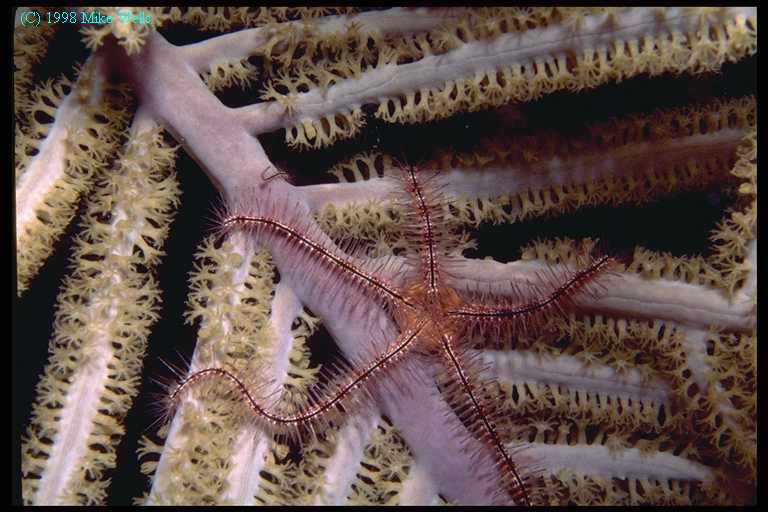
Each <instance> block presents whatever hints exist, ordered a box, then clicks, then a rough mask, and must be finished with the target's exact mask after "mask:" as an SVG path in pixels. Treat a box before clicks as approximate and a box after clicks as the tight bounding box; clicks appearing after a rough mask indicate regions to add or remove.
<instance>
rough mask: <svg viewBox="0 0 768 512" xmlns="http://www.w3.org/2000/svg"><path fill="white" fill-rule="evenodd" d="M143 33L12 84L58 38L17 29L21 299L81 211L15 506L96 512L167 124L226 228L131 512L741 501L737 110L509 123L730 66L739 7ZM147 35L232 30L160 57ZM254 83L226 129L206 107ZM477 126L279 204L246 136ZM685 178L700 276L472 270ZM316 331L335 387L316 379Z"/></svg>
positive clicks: (303, 189)
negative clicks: (488, 129) (538, 234)
mask: <svg viewBox="0 0 768 512" xmlns="http://www.w3.org/2000/svg"><path fill="white" fill-rule="evenodd" d="M102 10H103V11H104V12H106V13H112V14H116V12H117V9H112V8H109V9H102ZM147 11H148V12H149V13H150V14H151V15H152V19H153V20H154V22H153V24H152V25H148V26H146V25H145V26H142V27H133V28H132V27H130V26H129V25H126V24H124V23H115V24H112V25H105V26H101V27H89V28H87V29H83V30H82V31H81V34H82V35H83V37H84V42H85V44H86V46H87V47H88V48H89V49H91V50H92V55H91V57H90V58H89V59H88V60H87V61H86V63H85V64H84V65H83V67H82V68H81V69H80V70H79V71H78V78H77V79H76V80H74V81H67V80H66V79H64V80H62V81H60V82H53V83H44V84H41V85H40V87H39V88H37V89H32V90H31V92H30V88H29V84H31V83H33V78H32V76H33V70H35V66H36V63H37V62H38V61H39V57H38V56H37V53H39V52H41V51H44V50H45V47H46V45H47V41H48V38H50V37H53V34H54V33H55V32H56V30H47V29H46V30H45V31H41V32H38V33H34V32H30V30H29V28H28V27H24V26H17V27H16V29H15V30H16V34H15V36H16V45H15V49H14V59H15V60H14V64H15V67H16V72H15V73H14V81H15V101H16V108H15V113H16V121H17V126H16V180H17V187H16V219H17V226H16V232H17V235H16V243H17V254H18V255H19V256H18V262H19V266H18V274H17V275H18V278H17V279H18V284H17V288H18V291H19V294H22V293H24V292H25V290H26V289H27V288H28V287H29V286H34V276H35V274H36V273H37V272H38V270H39V269H40V267H41V266H42V265H43V264H44V261H45V259H46V258H47V257H48V255H49V254H50V253H51V251H52V245H53V244H52V242H51V241H52V240H55V239H56V238H57V237H59V236H60V235H61V233H62V232H63V230H64V228H65V227H66V226H67V224H68V223H69V222H70V219H71V218H72V216H73V215H74V212H75V211H76V209H77V204H78V201H80V200H81V198H83V200H85V201H86V204H87V206H86V207H85V212H86V213H85V215H84V217H83V220H82V221H81V225H82V229H83V231H82V233H81V235H79V236H78V237H77V242H76V247H75V249H74V250H73V251H74V252H73V256H72V265H73V268H72V275H71V276H70V277H68V278H67V279H63V280H62V286H61V291H60V296H59V307H58V311H57V313H56V318H55V322H54V323H55V332H54V335H53V337H52V340H51V344H50V353H51V356H50V360H49V364H48V366H47V367H46V370H45V373H44V375H43V376H42V378H41V381H40V384H39V386H38V397H37V401H36V403H35V405H34V407H33V412H32V418H31V421H30V422H29V425H28V428H27V433H26V435H25V437H24V441H23V447H22V473H23V480H22V482H23V494H24V501H25V502H26V503H30V504H66V503H103V502H105V501H106V499H107V496H108V489H109V475H110V472H111V471H112V470H113V468H114V467H115V465H116V464H117V461H116V457H115V447H116V445H117V443H119V442H120V439H121V437H122V435H123V430H124V429H123V426H122V421H123V418H124V417H125V414H126V413H127V411H128V410H129V408H130V407H131V403H132V400H133V397H134V396H135V395H136V393H137V392H138V386H139V384H140V381H141V367H142V360H143V357H144V351H145V347H146V343H147V339H148V333H149V328H150V327H151V325H152V323H153V322H155V321H156V319H157V317H158V305H159V289H158V287H157V284H156V278H155V276H154V273H155V272H156V270H155V269H156V267H157V265H158V263H159V261H160V258H161V256H163V252H162V247H163V243H164V240H165V238H166V237H167V234H168V231H169V229H170V223H171V219H172V217H173V212H174V210H175V208H176V207H177V206H178V203H179V197H178V185H177V184H176V180H175V176H174V174H173V171H172V170H171V167H172V166H173V160H174V156H173V155H174V152H175V149H174V148H173V147H172V146H171V145H170V144H169V143H168V140H169V137H168V136H163V135H162V130H165V131H166V132H167V134H168V135H170V136H171V137H173V138H174V139H175V140H176V142H177V143H178V144H179V145H180V146H181V147H182V148H183V149H184V151H186V153H187V154H189V155H190V156H191V157H192V158H193V159H194V160H195V161H196V162H197V163H198V164H199V166H200V167H201V168H202V170H203V171H205V173H206V174H207V176H208V177H209V179H210V181H211V183H212V184H213V185H214V186H215V187H216V188H217V189H218V191H219V192H220V194H221V196H222V198H223V201H224V204H225V205H226V206H225V208H224V210H223V212H221V214H220V215H219V230H218V232H216V233H214V234H213V235H212V236H210V237H209V238H207V239H206V240H205V241H204V242H203V243H202V245H201V247H200V250H199V252H198V254H197V256H196V258H197V260H196V263H195V268H194V270H193V272H192V274H191V277H190V293H189V298H188V305H189V310H188V313H187V318H186V319H187V321H190V322H194V323H196V325H197V327H198V343H197V347H196V349H195V354H194V356H193V359H192V361H191V364H190V367H189V369H188V370H187V371H186V374H185V375H180V376H179V379H178V381H177V382H176V383H175V384H174V385H172V386H171V387H170V388H169V390H168V395H169V396H168V397H167V399H168V400H169V401H170V402H171V403H172V405H173V408H174V414H173V418H172V420H171V421H170V422H169V424H167V425H166V426H164V427H163V428H162V429H161V431H160V432H159V437H160V438H162V437H164V438H165V441H164V442H161V441H160V440H159V439H158V436H156V435H155V434H152V435H151V436H148V437H146V438H145V439H144V441H143V447H142V448H141V449H140V455H141V456H142V458H143V459H144V461H145V469H146V471H147V472H148V473H152V475H153V476H152V485H151V490H150V491H149V492H148V493H147V494H146V495H145V496H144V497H142V499H141V501H142V502H146V503H154V504H172V503H176V504H216V503H237V504H250V503H347V502H351V503H355V502H358V503H359V502H362V503H390V504H393V503H401V504H429V503H438V502H440V501H448V502H453V503H459V504H509V503H516V504H528V503H532V504H597V503H600V504H623V503H633V504H634V503H654V504H669V503H691V502H692V503H705V504H711V503H727V504H734V503H741V502H749V501H750V500H752V499H753V498H752V493H754V482H755V466H756V362H755V356H754V354H755V343H756V333H755V303H756V288H755V286H756V285H755V283H756V271H757V269H756V262H757V254H756V229H755V225H756V215H757V206H756V193H757V192H756V120H755V100H754V98H752V97H749V96H747V97H741V98H716V99H714V100H712V101H708V102H706V103H689V104H685V105H682V106H677V107H671V108H663V109H660V110H654V111H652V112H643V113H641V114H633V115H631V116H624V117H622V118H619V119H615V120H611V121H608V122H605V121H598V122H594V123H589V124H587V125H586V126H580V127H579V131H578V133H576V134H572V133H571V134H569V133H563V134H551V133H544V132H542V131H540V130H537V129H532V130H531V131H530V132H526V133H521V132H520V127H521V126H522V127H524V126H525V125H524V124H523V123H524V122H525V121H529V120H526V118H525V115H526V110H525V108H521V109H519V110H515V111H512V110H510V107H509V104H518V105H520V106H522V107H525V106H526V105H530V104H534V102H535V100H538V99H539V98H542V97H544V98H546V97H547V96H548V95H551V94H553V93H557V94H564V95H565V92H566V91H572V92H573V93H574V94H575V92H577V91H582V90H592V89H595V88H600V87H602V86H603V85H605V84H609V85H611V84H613V85H615V84H617V83H619V82H624V81H625V80H628V79H631V78H633V77H638V76H643V75H651V76H655V75H664V74H674V75H679V76H680V78H679V79H680V80H682V79H683V78H682V77H685V76H694V75H699V74H702V73H708V72H711V71H717V70H721V69H725V68H722V66H723V65H725V64H726V63H729V62H738V61H743V60H745V59H748V58H749V57H750V56H751V55H753V54H755V53H756V38H757V34H756V31H757V24H756V10H755V9H754V8H735V7H731V8H670V9H662V8H658V9H657V8H632V9H559V8H533V9H532V8H480V9H468V8H450V9H443V8H439V9H426V8H417V9H401V8H395V9H381V10H370V11H365V12H360V13H355V12H349V13H343V12H341V13H337V12H336V11H332V10H328V9H322V8H318V9H304V8H277V9H248V8H175V7H174V8H151V9H147ZM174 24H183V25H190V26H192V27H196V28H197V29H198V30H200V31H207V30H214V31H223V32H227V33H225V34H223V35H219V36H216V37H211V38H209V39H205V40H203V41H201V42H197V43H194V44H189V45H185V46H174V45H172V44H170V43H169V42H168V41H167V40H166V38H165V36H164V34H163V31H164V29H165V28H166V27H168V26H172V25H174ZM60 30H65V28H61V29H60ZM254 84H258V85H259V89H260V90H261V99H262V101H257V102H255V103H251V104H248V105H245V106H242V107H235V108H230V107H227V106H225V105H224V104H223V103H222V102H221V101H220V100H219V98H217V96H216V95H215V94H214V93H213V92H217V91H222V90H224V91H226V89H227V88H232V87H233V86H238V87H243V88H245V87H250V86H252V85H254ZM622 86H623V85H622ZM212 91H213V92H212ZM134 100H135V108H134V107H133V103H134ZM477 111H488V112H489V113H490V114H493V115H497V116H498V117H496V119H498V120H499V121H498V133H494V134H493V135H492V136H491V137H489V138H484V139H483V140H482V141H480V142H479V143H478V144H475V145H473V146H472V147H470V148H469V150H465V151H456V150H451V148H449V147H445V148H440V149H441V151H437V150H433V151H432V152H431V153H429V152H428V153H427V154H428V157H426V158H425V159H424V160H423V161H418V162H417V161H408V162H407V161H405V160H401V161H394V160H393V159H392V156H390V155H387V154H385V153H376V152H364V153H360V154H358V155H356V156H353V157H352V158H348V159H346V160H344V161H341V162H338V164H337V165H336V166H335V167H334V168H333V169H331V173H332V174H333V175H335V176H336V177H337V178H338V181H339V183H322V184H313V185H294V184H292V183H291V182H292V181H293V177H295V176H293V175H294V174H297V173H296V172H295V171H294V169H291V170H290V172H288V170H286V169H282V168H280V166H279V165H277V164H276V162H275V161H273V160H272V159H271V155H270V151H269V150H268V147H267V145H266V144H264V143H263V140H262V139H263V138H264V137H265V136H267V135H268V134H269V133H271V132H275V131H278V130H284V131H285V145H286V147H287V148H288V151H299V150H302V149H311V150H314V151H317V152H316V153H309V154H308V155H309V156H308V157H307V160H310V159H312V158H313V156H312V155H313V154H321V152H320V150H322V149H323V148H326V147H330V146H334V147H337V146H341V145H343V143H342V142H341V141H343V140H345V139H350V138H355V137H359V136H361V135H365V134H366V133H367V130H368V128H367V127H366V123H369V122H370V118H371V116H374V117H376V118H378V119H379V120H381V121H382V122H386V123H403V124H408V123H410V124H419V125H420V128H423V129H424V131H425V132H424V133H425V134H427V133H433V131H435V130H437V129H438V128H439V123H438V121H440V120H444V119H447V120H449V121H450V120H451V119H454V118H456V117H457V116H459V115H461V114H463V113H467V112H477ZM505 116H506V119H507V121H504V119H505ZM510 118H513V120H512V121H511V122H509V119H510ZM515 119H516V120H515ZM45 120H51V122H49V123H47V124H45ZM521 120H522V121H521ZM404 129H405V128H403V130H404ZM507 132H509V133H511V134H513V136H514V137H513V138H510V137H507V136H506V134H507ZM259 137H261V138H259ZM426 139H428V136H426V137H425V140H426ZM355 140H357V139H355ZM118 148H120V149H118ZM368 149H370V148H368ZM298 174H300V172H299V173H298ZM702 188H704V189H707V188H710V189H722V190H726V191H728V193H729V194H731V196H730V197H732V198H734V199H732V200H731V204H730V209H728V210H727V211H724V216H723V220H722V222H721V223H720V224H719V225H718V226H717V227H716V228H715V229H714V231H713V232H712V235H711V239H712V244H711V250H710V253H711V254H710V255H709V256H707V257H700V256H675V257H673V256H671V255H669V254H666V253H658V252H653V251H649V250H646V249H643V248H642V247H639V246H637V247H633V253H632V254H631V256H629V255H628V256H626V257H622V258H621V263H619V262H618V261H617V260H615V259H614V258H613V257H612V255H611V253H610V251H609V252H607V253H606V254H604V255H603V254H600V253H598V252H596V250H595V247H594V245H595V244H594V241H593V240H591V239H583V240H552V241H546V240H539V241H532V245H530V246H528V247H526V248H524V249H523V250H522V254H521V258H520V259H519V260H516V261H511V262H509V263H501V262H498V261H493V260H491V259H484V260H481V259H473V258H469V257H467V254H468V253H467V251H468V250H470V249H471V248H472V246H473V240H472V236H473V235H472V232H471V231H469V230H468V228H472V227H476V226H479V225H480V224H482V223H487V222H493V223H514V222H518V221H525V220H528V219H532V218H537V217H541V216H544V215H562V216H566V215H570V214H571V212H573V211H574V210H577V209H580V208H583V207H589V206H593V205H597V204H612V205H619V204H624V203H632V202H650V201H656V200H661V199H665V198H668V197H674V194H675V193H678V192H681V191H685V190H690V189H702ZM609 242H610V241H609ZM277 275H279V279H276V276H277ZM277 281H279V282H277ZM320 323H321V324H322V327H323V329H325V330H326V331H327V333H328V334H329V337H330V339H329V340H328V341H327V342H326V345H324V346H323V347H322V349H321V350H323V351H330V350H331V349H332V348H333V349H337V350H338V351H339V357H338V358H337V361H336V362H335V367H331V368H330V369H329V367H330V366H332V365H330V364H328V362H327V361H326V362H325V363H323V365H322V366H323V368H322V369H321V368H320V367H319V366H318V365H317V364H316V363H315V362H313V360H312V358H311V357H310V348H309V345H311V344H312V343H310V342H309V341H308V340H309V338H310V337H311V336H312V333H313V332H315V331H317V330H318V328H319V326H320ZM330 345H334V347H331V346H330ZM312 350H316V347H313V349H312ZM692 425H695V428H693V429H692V428H691V426H692ZM158 454H159V457H158V456H157V455H158Z"/></svg>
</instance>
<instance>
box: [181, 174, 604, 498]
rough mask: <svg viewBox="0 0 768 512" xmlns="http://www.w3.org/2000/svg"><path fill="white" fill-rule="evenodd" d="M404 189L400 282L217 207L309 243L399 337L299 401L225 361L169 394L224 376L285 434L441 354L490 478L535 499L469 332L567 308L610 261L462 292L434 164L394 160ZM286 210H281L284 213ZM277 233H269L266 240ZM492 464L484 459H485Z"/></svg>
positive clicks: (226, 224) (251, 225)
mask: <svg viewBox="0 0 768 512" xmlns="http://www.w3.org/2000/svg"><path fill="white" fill-rule="evenodd" d="M398 167H399V168H400V169H401V171H402V175H401V181H402V184H403V189H404V190H405V192H406V193H405V194H404V197H403V200H402V201H401V202H402V203H403V206H404V207H405V208H406V211H407V215H406V237H407V238H408V239H410V240H412V241H413V242H414V246H415V247H416V248H417V251H416V254H417V258H416V261H413V262H411V264H410V265H409V266H410V267H411V268H413V269H415V271H416V274H415V276H416V277H415V278H413V279H409V280H407V281H405V283H406V284H405V285H404V286H398V285H396V284H393V283H392V282H390V281H388V280H387V279H385V278H384V277H383V274H384V273H383V272H378V271H377V270H376V269H372V268H368V267H366V266H365V265H361V264H360V263H359V258H357V257H356V256H352V255H349V254H348V253H346V252H344V251H342V250H341V249H340V248H339V247H338V246H336V245H334V244H332V243H330V242H328V241H323V240H320V239H315V238H316V237H313V233H312V232H311V230H308V229H307V228H306V226H305V225H304V224H302V223H301V222H300V221H299V220H297V219H289V220H287V221H286V220H285V217H286V216H288V217H290V215H286V214H285V212H282V213H283V215H281V214H280V213H281V212H278V211H276V210H275V209H274V208H271V209H270V207H264V206H263V203H264V201H262V206H259V205H258V204H256V205H253V204H250V205H248V204H247V202H245V203H243V204H239V205H233V206H230V207H229V208H228V209H227V210H226V211H225V212H224V213H223V214H222V215H221V217H222V218H221V230H222V233H230V232H233V231H238V230H240V231H245V232H247V233H249V234H250V235H251V236H252V237H254V239H255V240H257V241H260V242H265V241H266V242H271V243H272V244H274V243H283V244H286V247H289V248H290V250H294V251H300V252H303V253H304V254H305V255H307V256H309V257H310V258H311V259H312V260H313V261H314V262H315V263H316V264H317V265H319V266H320V267H322V268H323V269H324V271H325V272H327V273H328V274H329V275H332V276H333V278H334V279H338V280H339V281H342V282H345V283H346V284H348V285H351V286H354V287H356V288H357V289H358V290H359V291H361V292H363V293H364V294H366V295H368V296H371V297H373V298H375V299H376V300H378V301H380V302H381V303H382V305H383V306H384V308H385V309H386V311H388V312H389V314H390V315H391V317H392V319H393V320H394V322H395V324H396V325H397V328H398V331H399V336H398V337H397V338H396V339H395V340H393V341H391V342H390V343H388V344H387V348H386V349H385V350H383V351H381V352H380V353H378V354H371V355H370V357H369V359H368V360H367V362H360V363H357V364H350V365H342V366H341V367H340V368H339V369H337V371H336V375H333V376H332V378H331V379H330V380H329V382H326V383H325V384H322V385H319V386H318V387H317V388H316V389H314V390H312V392H310V398H308V399H307V400H305V402H304V403H302V404H296V403H285V402H286V401H285V400H278V401H277V402H276V403H272V404H271V405H267V404H266V402H265V401H264V400H263V399H259V398H257V397H256V393H255V392H254V390H252V389H249V386H248V385H247V384H246V379H244V378H242V377H239V376H237V375H235V373H234V372H232V371H229V370H227V369H225V368H205V369H202V370H198V371H195V372H193V373H192V374H191V375H189V376H187V377H186V378H184V379H182V380H181V381H180V382H179V383H178V384H177V385H176V386H175V387H174V388H173V389H172V390H171V392H170V394H169V398H170V400H171V402H173V403H177V402H178V400H179V398H180V397H181V396H182V395H183V394H184V392H186V391H187V390H189V389H192V388H194V387H195V385H196V384H197V383H199V382H201V381H204V380H209V379H210V378H215V379H216V380H217V381H222V382H226V383H228V384H229V385H230V387H231V389H232V390H234V392H236V393H237V394H238V395H239V396H240V398H241V399H242V402H243V403H245V404H246V405H247V408H248V410H249V411H250V412H251V413H252V415H253V417H254V418H255V419H256V420H257V422H258V423H259V424H260V425H261V426H262V427H264V428H265V429H267V430H268V431H272V432H274V433H288V434H290V435H292V437H293V438H294V439H300V438H301V434H302V433H303V432H306V431H311V432H314V431H315V429H316V428H317V427H318V425H323V424H328V423H329V422H331V421H334V422H335V421H339V420H343V419H344V416H345V415H346V414H349V410H350V409H351V406H352V404H353V403H354V404H355V405H356V404H359V403H361V402H364V401H366V400H371V399H373V394H372V393H371V387H373V385H375V384H376V383H378V382H380V381H385V380H386V379H387V374H388V371H387V369H388V368H391V367H393V366H395V365H400V364H402V361H403V360H404V359H407V358H406V356H410V354H414V357H419V356H421V357H423V356H427V357H431V358H433V359H437V361H438V362H439V365H440V367H441V368H442V371H443V372H444V374H443V375H442V376H443V377H444V379H443V380H444V381H445V382H446V383H447V384H445V385H443V386H442V393H443V394H444V395H445V397H446V401H447V402H448V403H449V404H450V405H451V407H452V410H453V411H454V413H455V415H456V416H457V417H458V419H459V420H460V421H461V423H462V424H463V425H464V426H465V427H466V429H467V431H468V432H469V435H471V436H473V437H474V438H475V439H476V440H478V441H480V442H481V443H482V447H483V449H482V450H481V451H480V452H478V453H476V454H474V455H473V457H474V458H475V460H476V461H477V464H478V465H481V464H484V463H487V461H488V460H491V461H493V462H494V468H493V469H492V471H491V474H494V475H496V478H495V480H496V481H495V482H493V486H492V487H494V488H495V489H499V490H503V491H498V492H499V493H506V499H504V501H509V500H511V501H512V502H514V503H516V504H525V505H530V504H531V503H532V497H531V489H529V482H530V481H532V480H533V478H534V476H535V475H534V473H535V472H534V471H533V470H532V469H530V468H523V469H522V470H521V468H520V467H518V464H516V463H515V460H514V458H515V457H514V453H512V452H511V451H510V450H509V449H508V448H507V446H506V445H505V444H504V442H503V435H502V433H501V432H500V429H499V426H498V423H499V422H498V420H499V419H500V418H499V414H498V413H497V407H496V406H495V404H494V400H493V397H491V396H490V395H488V394H487V392H486V391H485V390H484V381H483V379H482V373H483V369H482V368H481V367H480V365H479V363H478V362H477V361H476V360H475V358H474V356H473V355H471V353H470V352H469V350H468V349H469V348H471V346H470V344H469V343H470V342H469V340H471V339H472V335H473V334H480V335H485V336H487V335H489V334H493V335H496V336H499V337H512V336H516V335H519V334H522V333H525V332H528V331H531V330H534V329H537V328H539V327H541V326H543V324H544V323H545V321H546V320H547V318H549V317H550V316H551V315H553V314H560V315H563V314H567V312H568V311H569V310H571V309H572V308H573V307H574V304H575V298H576V297H577V296H579V295H583V294H592V295H596V294H597V293H598V289H599V285H598V279H599V278H600V277H601V276H602V275H604V274H605V273H606V270H607V269H609V268H610V267H611V265H613V263H614V261H615V260H614V259H613V258H611V257H609V256H601V257H597V258H590V257H589V256H587V255H585V257H584V261H583V262H582V265H581V266H580V267H581V268H580V269H578V270H575V269H574V270H568V271H560V272H556V271H554V270H550V271H548V272H546V273H545V274H541V275H539V276H537V278H538V282H531V283H528V285H527V286H519V285H513V286H512V290H513V293H512V294H511V295H510V296H507V297H498V296H495V295H494V294H492V293H490V292H486V291H483V292H481V293H459V292H458V291H456V290H454V289H452V288H451V287H450V286H448V284H447V280H446V279H445V277H446V276H448V275H450V274H451V262H450V259H449V258H446V257H444V254H443V253H445V252H446V244H447V243H448V240H450V232H449V230H448V229H447V228H446V227H445V223H444V222H443V221H442V211H443V201H444V200H443V198H442V197H441V194H440V193H439V192H438V191H437V190H436V188H435V187H432V186H431V185H430V181H431V180H432V179H433V178H434V177H435V176H436V174H434V173H430V172H428V171H423V170H419V169H418V168H417V167H414V166H412V165H406V164H398ZM281 217H283V218H282V219H281ZM270 239H271V240H270ZM485 469H488V468H485Z"/></svg>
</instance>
